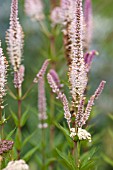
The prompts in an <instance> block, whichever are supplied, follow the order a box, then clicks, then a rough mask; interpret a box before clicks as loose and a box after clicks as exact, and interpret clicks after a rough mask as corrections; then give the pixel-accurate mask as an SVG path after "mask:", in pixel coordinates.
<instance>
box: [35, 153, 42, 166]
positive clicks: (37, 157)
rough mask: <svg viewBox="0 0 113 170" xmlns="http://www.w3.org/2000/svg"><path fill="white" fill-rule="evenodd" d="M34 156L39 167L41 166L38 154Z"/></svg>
mask: <svg viewBox="0 0 113 170" xmlns="http://www.w3.org/2000/svg"><path fill="white" fill-rule="evenodd" d="M35 158H36V162H37V164H38V165H39V166H40V167H41V166H42V159H41V158H40V157H39V156H38V155H36V157H35Z"/></svg>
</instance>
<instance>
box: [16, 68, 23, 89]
mask: <svg viewBox="0 0 113 170" xmlns="http://www.w3.org/2000/svg"><path fill="white" fill-rule="evenodd" d="M24 72H25V67H24V66H23V65H20V68H19V70H18V71H16V72H14V86H15V88H21V87H22V83H23V81H24Z"/></svg>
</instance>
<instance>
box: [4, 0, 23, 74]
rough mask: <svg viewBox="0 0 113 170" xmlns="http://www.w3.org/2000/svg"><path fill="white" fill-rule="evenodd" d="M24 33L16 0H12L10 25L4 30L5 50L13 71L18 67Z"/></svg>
mask: <svg viewBox="0 0 113 170" xmlns="http://www.w3.org/2000/svg"><path fill="white" fill-rule="evenodd" d="M23 39H24V34H23V30H22V27H21V25H20V23H19V20H18V0H12V4H11V15H10V27H9V29H8V31H7V32H6V43H7V52H8V55H9V57H10V62H11V64H12V66H13V69H14V71H17V70H18V69H19V66H20V64H21V58H22V51H23V43H24V40H23Z"/></svg>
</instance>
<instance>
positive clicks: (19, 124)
mask: <svg viewBox="0 0 113 170" xmlns="http://www.w3.org/2000/svg"><path fill="white" fill-rule="evenodd" d="M17 93H18V99H17V100H18V138H19V139H20V140H21V110H22V109H21V106H22V100H21V96H22V92H21V88H18V89H17ZM20 152H21V148H20V149H18V150H17V153H18V159H20Z"/></svg>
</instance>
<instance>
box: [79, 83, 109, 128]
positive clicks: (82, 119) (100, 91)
mask: <svg viewBox="0 0 113 170" xmlns="http://www.w3.org/2000/svg"><path fill="white" fill-rule="evenodd" d="M105 83H106V82H105V81H102V82H101V83H100V85H99V87H98V88H97V90H96V91H95V93H94V95H93V96H91V98H90V100H89V101H88V104H87V107H86V110H85V113H84V114H83V116H82V118H81V120H80V124H81V127H82V126H83V125H84V124H86V121H87V120H88V118H89V116H90V113H91V110H92V106H93V105H94V100H95V99H97V98H98V97H99V95H100V94H101V93H102V90H103V89H104V85H105Z"/></svg>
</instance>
